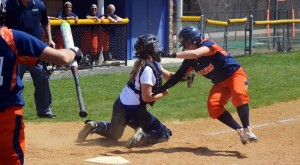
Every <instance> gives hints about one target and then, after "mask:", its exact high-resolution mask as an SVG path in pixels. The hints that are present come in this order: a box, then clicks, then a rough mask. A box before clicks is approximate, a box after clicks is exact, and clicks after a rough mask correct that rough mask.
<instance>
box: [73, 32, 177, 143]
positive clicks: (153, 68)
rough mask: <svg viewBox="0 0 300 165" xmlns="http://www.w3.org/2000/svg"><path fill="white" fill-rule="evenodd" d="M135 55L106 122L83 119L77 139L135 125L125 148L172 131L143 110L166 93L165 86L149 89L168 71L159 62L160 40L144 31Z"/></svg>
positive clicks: (158, 140)
mask: <svg viewBox="0 0 300 165" xmlns="http://www.w3.org/2000/svg"><path fill="white" fill-rule="evenodd" d="M134 48H135V51H136V57H137V58H138V59H137V60H136V61H135V63H134V66H133V69H132V71H131V73H130V78H129V81H128V82H127V85H126V86H125V87H124V88H123V90H122V92H121V94H120V95H119V97H118V98H117V99H116V101H115V103H114V105H113V112H112V118H111V121H110V122H104V121H101V122H95V121H92V120H87V121H86V122H85V126H84V127H83V128H82V129H81V130H80V132H79V134H78V139H77V141H78V142H83V141H85V139H86V138H87V136H88V135H89V134H99V135H101V136H104V137H108V138H112V139H119V138H120V137H121V136H122V135H123V133H124V129H125V127H126V126H130V127H131V128H133V129H135V130H136V132H135V135H134V136H132V137H131V138H130V139H129V140H128V142H127V144H126V147H127V148H132V147H139V146H148V145H153V144H156V143H161V142H166V141H168V140H169V138H170V136H171V135H172V132H171V131H170V129H168V128H167V127H166V126H165V125H164V124H162V123H161V122H160V121H159V120H158V119H157V118H156V117H155V116H153V115H152V114H151V113H149V112H148V111H147V107H148V106H149V105H150V106H153V105H154V103H155V101H157V100H159V99H161V98H163V97H164V96H166V95H167V94H168V90H165V91H164V92H161V93H158V94H157V95H155V96H152V95H153V91H155V90H158V89H159V88H160V87H161V85H162V79H163V78H164V79H169V78H170V76H171V75H172V74H171V73H170V72H169V71H167V70H165V69H164V68H163V67H162V66H161V65H160V63H159V62H160V60H161V57H160V54H159V53H158V51H160V50H161V47H160V43H159V41H158V39H157V37H156V36H155V35H152V34H145V35H142V36H140V37H139V38H138V40H137V41H136V43H135V45H134Z"/></svg>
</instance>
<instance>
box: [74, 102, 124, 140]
mask: <svg viewBox="0 0 300 165" xmlns="http://www.w3.org/2000/svg"><path fill="white" fill-rule="evenodd" d="M126 123H127V119H126V110H125V109H124V106H123V104H122V103H121V101H120V99H119V98H118V99H117V100H116V101H115V103H114V106H113V113H112V119H111V122H105V121H101V122H95V121H92V120H89V121H87V122H86V123H85V126H84V127H83V128H82V129H81V130H80V132H79V134H78V138H77V142H83V141H85V139H86V137H87V136H88V135H89V134H93V133H96V134H99V135H101V136H104V137H108V138H112V139H119V138H120V137H121V136H122V135H123V133H124V129H125V127H126Z"/></svg>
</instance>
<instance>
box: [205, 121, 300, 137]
mask: <svg viewBox="0 0 300 165" xmlns="http://www.w3.org/2000/svg"><path fill="white" fill-rule="evenodd" d="M294 120H296V119H294V118H288V119H284V120H278V121H276V122H272V123H265V124H260V125H254V126H252V128H260V127H266V126H270V125H276V124H281V123H287V122H291V121H294ZM229 132H234V130H232V129H231V130H223V131H219V132H213V133H207V134H205V135H220V134H225V133H229Z"/></svg>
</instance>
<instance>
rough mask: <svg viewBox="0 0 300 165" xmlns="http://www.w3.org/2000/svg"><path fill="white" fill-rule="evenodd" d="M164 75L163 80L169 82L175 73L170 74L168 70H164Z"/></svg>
mask: <svg viewBox="0 0 300 165" xmlns="http://www.w3.org/2000/svg"><path fill="white" fill-rule="evenodd" d="M162 74H163V78H164V79H165V80H169V79H170V77H172V76H173V75H174V72H170V71H168V70H166V69H164V68H162Z"/></svg>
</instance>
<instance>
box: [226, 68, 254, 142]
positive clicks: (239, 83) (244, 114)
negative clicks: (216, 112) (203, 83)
mask: <svg viewBox="0 0 300 165" xmlns="http://www.w3.org/2000/svg"><path fill="white" fill-rule="evenodd" d="M230 78H231V79H232V80H231V82H232V83H230V84H231V85H230V90H231V93H232V103H233V105H234V106H235V107H236V109H237V112H238V115H239V118H240V120H241V123H242V125H243V131H244V134H245V137H246V140H247V141H249V142H257V137H256V136H255V134H254V133H253V132H252V130H251V128H250V122H249V104H248V103H249V101H250V98H249V95H248V94H247V90H248V78H247V75H246V73H245V72H244V71H243V69H242V68H240V69H239V70H237V71H236V72H235V73H234V75H233V76H231V77H230Z"/></svg>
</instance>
